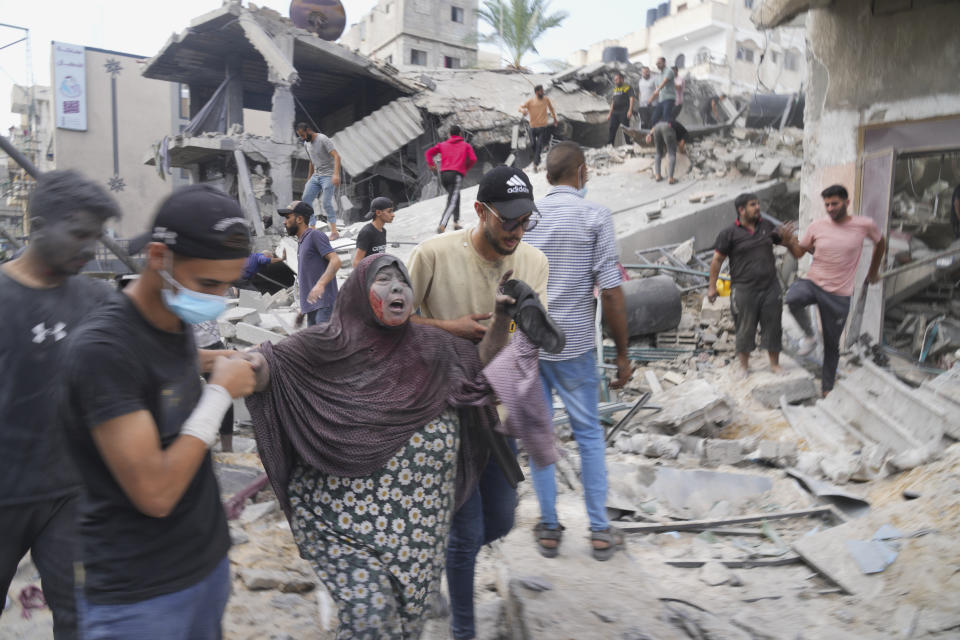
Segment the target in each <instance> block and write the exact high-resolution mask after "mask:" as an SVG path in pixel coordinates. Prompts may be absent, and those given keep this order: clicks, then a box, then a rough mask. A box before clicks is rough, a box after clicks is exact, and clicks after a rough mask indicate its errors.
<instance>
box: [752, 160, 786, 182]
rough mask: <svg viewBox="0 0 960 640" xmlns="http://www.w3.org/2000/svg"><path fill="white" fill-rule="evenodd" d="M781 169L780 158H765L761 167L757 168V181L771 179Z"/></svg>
mask: <svg viewBox="0 0 960 640" xmlns="http://www.w3.org/2000/svg"><path fill="white" fill-rule="evenodd" d="M779 169H780V160H779V158H771V159H769V160H765V161H764V162H763V163H762V164H761V165H760V168H759V169H757V182H764V181H766V180H770V179H771V178H776V177H777V172H778V171H779Z"/></svg>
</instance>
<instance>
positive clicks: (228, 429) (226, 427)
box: [201, 342, 233, 436]
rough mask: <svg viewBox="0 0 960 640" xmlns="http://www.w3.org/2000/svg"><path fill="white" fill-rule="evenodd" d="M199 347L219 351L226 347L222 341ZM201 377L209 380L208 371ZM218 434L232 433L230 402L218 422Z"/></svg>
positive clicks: (231, 407)
mask: <svg viewBox="0 0 960 640" xmlns="http://www.w3.org/2000/svg"><path fill="white" fill-rule="evenodd" d="M201 348H203V349H210V350H211V351H221V350H223V349H226V347H224V346H223V343H222V342H214V343H213V344H211V345H207V346H206V347H201ZM203 379H204V380H206V381H207V382H210V374H209V373H205V374H203ZM220 435H222V436H226V435H233V405H232V404H231V405H230V408H229V409H227V412H226V413H225V414H223V422H221V423H220Z"/></svg>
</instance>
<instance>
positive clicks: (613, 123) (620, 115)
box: [607, 111, 630, 145]
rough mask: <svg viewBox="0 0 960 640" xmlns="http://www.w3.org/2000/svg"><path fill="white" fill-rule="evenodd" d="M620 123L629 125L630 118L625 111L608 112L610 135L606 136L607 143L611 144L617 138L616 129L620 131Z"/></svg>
mask: <svg viewBox="0 0 960 640" xmlns="http://www.w3.org/2000/svg"><path fill="white" fill-rule="evenodd" d="M620 125H623V126H625V127H629V126H630V119H629V118H628V117H627V112H626V111H614V112H613V113H611V114H610V135H609V136H608V137H607V144H609V145H612V144H613V141H614V140H616V138H617V131H620Z"/></svg>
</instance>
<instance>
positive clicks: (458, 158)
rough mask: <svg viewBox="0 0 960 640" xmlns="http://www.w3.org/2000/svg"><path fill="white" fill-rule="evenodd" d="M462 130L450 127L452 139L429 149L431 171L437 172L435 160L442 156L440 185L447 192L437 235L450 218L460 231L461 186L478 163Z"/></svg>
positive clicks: (454, 126) (455, 227)
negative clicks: (471, 168)
mask: <svg viewBox="0 0 960 640" xmlns="http://www.w3.org/2000/svg"><path fill="white" fill-rule="evenodd" d="M462 133H463V132H462V130H461V129H460V127H459V126H457V125H453V126H452V127H450V137H449V138H447V139H446V140H444V141H443V142H440V143H438V144H435V145H433V146H432V147H430V148H429V149H427V153H426V154H425V155H426V159H427V166H428V167H430V170H431V171H436V170H437V168H436V165H435V164H434V159H435V158H436V155H437V154H438V153H439V154H440V184H442V185H443V188H444V189H446V190H447V206H446V207H445V208H444V210H443V217H441V218H440V226H438V227H437V233H443V232H444V230H445V229H446V228H447V223H448V222H450V216H451V215H452V216H453V228H454V229H460V228H461V227H460V185H461V184H463V176H465V175H467V171H470V167H472V166H473V165H475V164H476V163H477V154H476V153H474V152H473V147H471V146H470V143H468V142H467V141H466V140H464V139H463V136H462Z"/></svg>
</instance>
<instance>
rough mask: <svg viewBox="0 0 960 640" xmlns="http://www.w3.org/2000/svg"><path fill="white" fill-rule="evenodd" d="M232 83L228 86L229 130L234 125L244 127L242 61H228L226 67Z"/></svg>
mask: <svg viewBox="0 0 960 640" xmlns="http://www.w3.org/2000/svg"><path fill="white" fill-rule="evenodd" d="M226 71H227V75H228V76H229V77H230V82H229V83H228V84H227V96H226V101H227V129H228V130H229V129H230V127H231V126H233V125H234V124H239V125H240V126H241V127H242V126H243V78H242V76H241V75H240V61H239V60H228V61H227V65H226Z"/></svg>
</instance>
